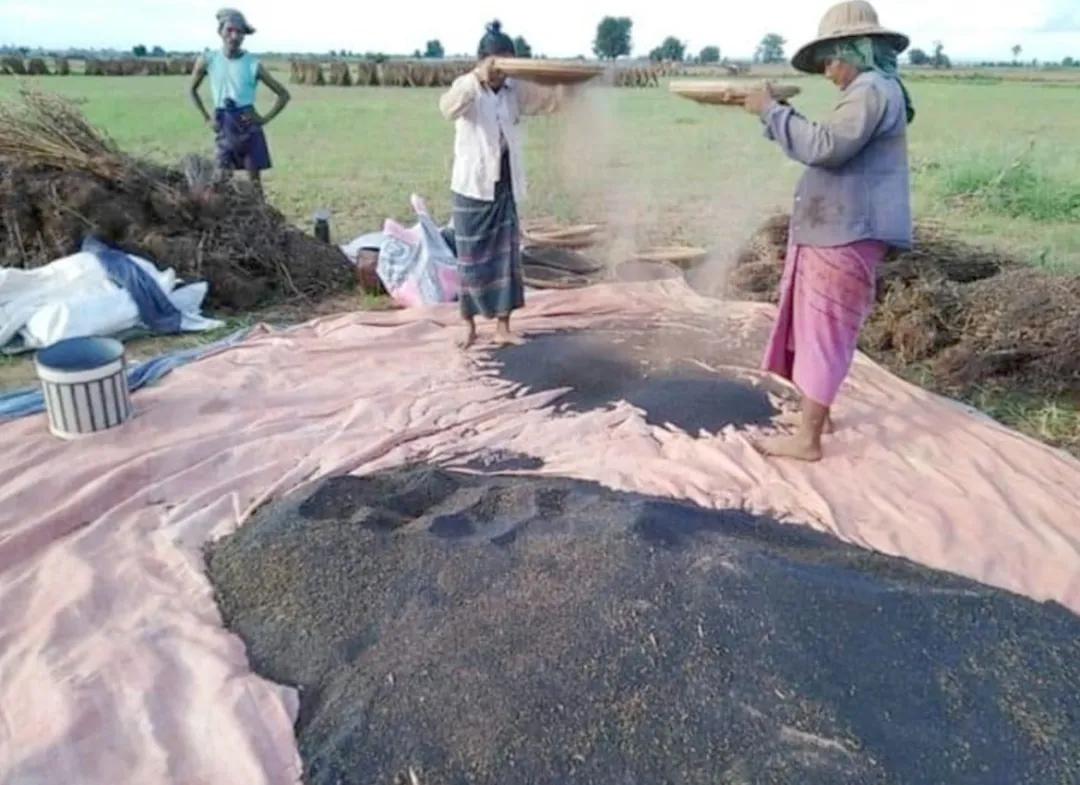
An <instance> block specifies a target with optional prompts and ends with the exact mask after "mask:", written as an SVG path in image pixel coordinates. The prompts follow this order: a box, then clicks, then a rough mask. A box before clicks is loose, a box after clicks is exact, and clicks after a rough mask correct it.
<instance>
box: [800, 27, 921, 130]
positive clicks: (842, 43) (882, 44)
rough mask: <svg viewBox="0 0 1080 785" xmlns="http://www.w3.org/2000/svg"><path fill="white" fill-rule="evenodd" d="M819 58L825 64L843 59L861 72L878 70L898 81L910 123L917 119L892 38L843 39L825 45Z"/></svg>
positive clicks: (863, 37) (819, 53) (819, 50)
mask: <svg viewBox="0 0 1080 785" xmlns="http://www.w3.org/2000/svg"><path fill="white" fill-rule="evenodd" d="M816 55H817V59H818V61H819V62H821V63H822V64H824V63H826V62H827V61H829V60H843V61H844V62H845V63H849V64H850V65H853V66H855V67H856V68H858V69H859V71H860V72H863V71H876V72H877V73H879V74H881V75H882V76H885V77H887V78H889V79H895V80H896V81H897V83H898V84H899V85H900V91H901V92H902V93H903V94H904V104H905V106H904V109H905V111H906V113H907V121H908V123H911V122H912V121H913V120H914V119H915V107H914V105H913V104H912V103H911V96H910V95H909V94H908V91H907V88H906V87H904V83H903V82H902V81H901V80H900V66H899V63H898V55H897V52H896V49H895V48H894V47H893V45H892V44H891V43H890V42H889V41H888V39H885V38H879V37H877V36H869V35H865V36H861V37H859V38H840V39H837V40H836V41H829V42H826V43H823V44H821V46H819V47H818V51H817V52H816Z"/></svg>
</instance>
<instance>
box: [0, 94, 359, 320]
mask: <svg viewBox="0 0 1080 785" xmlns="http://www.w3.org/2000/svg"><path fill="white" fill-rule="evenodd" d="M212 172H213V167H212V165H211V164H210V163H209V162H206V161H201V160H200V159H189V160H188V161H187V162H185V165H184V167H183V168H165V167H161V166H157V165H154V164H150V163H147V162H143V161H139V160H136V159H134V158H132V157H130V156H128V155H125V154H124V153H123V152H122V151H121V150H119V149H118V148H117V147H116V145H115V144H114V143H113V142H112V141H111V140H109V139H108V138H107V137H106V136H104V135H103V134H102V133H100V132H99V131H98V130H97V129H95V128H93V127H92V126H90V125H89V123H87V121H86V120H85V118H83V116H82V115H81V114H80V113H79V111H78V110H77V109H76V108H75V107H74V106H73V105H72V104H70V103H68V102H66V101H64V100H62V99H60V98H57V97H52V96H45V95H42V94H39V93H32V92H24V93H23V94H22V96H21V100H20V101H18V102H9V103H5V104H0V265H4V266H12V267H23V268H29V267H37V266H41V265H44V264H47V263H48V262H51V261H53V260H54V259H56V258H59V257H62V256H67V255H69V254H71V253H74V252H75V251H76V250H78V248H79V246H80V244H81V242H82V240H83V238H84V237H85V236H87V235H90V234H92V235H95V236H97V237H99V238H101V239H103V240H105V241H107V242H110V243H112V244H114V245H116V246H118V247H121V248H123V249H125V250H127V251H129V252H131V253H135V254H138V255H140V256H143V257H145V258H148V259H151V260H153V261H154V262H156V263H157V264H159V265H161V266H168V267H173V268H175V269H176V271H177V273H178V275H179V276H180V277H181V278H184V279H187V280H205V281H208V282H209V284H210V296H209V303H210V304H211V306H214V307H218V308H227V309H233V310H247V309H250V308H253V307H256V306H259V305H264V304H267V303H271V302H275V301H280V300H283V299H288V298H294V297H304V298H311V299H316V298H319V297H321V296H324V295H326V294H329V293H331V292H334V291H340V290H343V289H347V288H350V287H351V286H352V285H353V282H354V280H355V278H354V272H353V270H352V268H351V266H350V265H349V264H348V261H347V260H346V259H345V257H344V255H343V254H342V253H341V251H340V250H339V249H338V248H337V247H336V246H333V245H328V244H325V243H321V242H319V241H317V240H315V239H314V238H312V237H310V236H308V235H306V234H304V233H303V232H301V231H300V230H299V229H296V228H294V227H292V226H290V225H289V224H288V223H287V222H286V220H285V218H284V216H282V215H281V213H279V212H278V211H277V210H275V209H274V208H273V207H271V206H270V205H268V204H266V203H265V202H264V201H262V200H261V199H260V198H259V197H258V196H257V195H256V194H255V193H254V192H253V190H252V189H251V188H250V186H246V184H236V185H233V184H232V183H227V184H220V185H215V184H214V183H213V182H212V177H211V174H212Z"/></svg>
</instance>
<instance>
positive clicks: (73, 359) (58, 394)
mask: <svg viewBox="0 0 1080 785" xmlns="http://www.w3.org/2000/svg"><path fill="white" fill-rule="evenodd" d="M34 363H35V365H36V367H37V374H38V378H39V379H40V380H41V388H42V392H43V393H44V396H45V409H46V411H47V412H48V417H49V430H50V431H51V432H52V434H53V435H54V436H58V437H60V438H61V439H78V438H81V437H84V436H90V435H92V434H95V433H98V432H100V431H104V430H107V429H109V428H115V427H116V426H118V425H121V424H122V423H124V422H126V421H127V420H129V419H130V418H131V414H132V406H131V393H130V392H129V390H128V384H127V363H126V362H125V360H124V345H123V344H122V343H120V342H119V341H117V340H114V339H112V338H69V339H68V340H66V341H60V342H59V343H55V344H53V345H52V346H50V347H48V348H47V349H42V350H41V351H39V352H38V353H37V357H36V358H35V361H34Z"/></svg>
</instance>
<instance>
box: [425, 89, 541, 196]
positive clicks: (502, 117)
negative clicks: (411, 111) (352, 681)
mask: <svg viewBox="0 0 1080 785" xmlns="http://www.w3.org/2000/svg"><path fill="white" fill-rule="evenodd" d="M560 99H561V92H560V91H559V90H557V89H551V88H547V87H542V86H540V85H536V84H532V83H530V82H525V81H519V80H517V79H507V80H506V83H505V84H504V85H503V87H502V89H501V90H499V91H498V92H494V91H492V90H489V89H487V88H486V87H484V86H483V85H481V84H480V80H479V79H478V78H477V76H476V74H475V73H471V72H470V73H468V74H465V75H464V76H460V77H458V78H457V79H455V80H454V84H453V85H452V86H451V87H450V89H449V90H447V91H446V93H444V94H443V96H442V97H441V98H440V99H439V109H440V111H442V114H443V117H445V118H446V119H447V120H453V121H454V129H455V136H454V169H453V174H452V176H451V181H450V188H451V190H453V191H454V192H455V193H459V194H461V195H462V196H467V197H469V198H470V199H478V200H480V201H484V202H491V201H494V199H495V183H497V182H498V180H499V174H500V171H501V166H500V164H501V159H502V151H503V149H504V143H505V149H506V150H508V151H509V154H510V176H511V178H512V180H513V185H514V201H515V202H520V201H522V200H523V199H524V198H525V193H526V190H527V184H526V178H525V161H524V156H523V152H522V148H523V146H524V142H525V133H524V129H523V128H522V124H521V118H522V117H524V116H526V115H537V114H549V113H551V112H554V111H556V110H557V109H558V108H559V104H560V102H561V101H560Z"/></svg>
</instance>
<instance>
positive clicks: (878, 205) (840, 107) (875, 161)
mask: <svg viewBox="0 0 1080 785" xmlns="http://www.w3.org/2000/svg"><path fill="white" fill-rule="evenodd" d="M761 119H762V122H764V123H765V136H766V137H767V138H768V139H771V140H773V141H775V142H777V143H778V144H779V145H780V146H781V147H782V148H783V149H784V152H786V153H787V154H788V156H790V157H791V158H793V159H795V160H796V161H799V162H801V163H804V164H806V166H807V167H808V168H807V170H806V172H805V173H804V174H803V177H802V180H801V181H800V182H799V187H798V189H797V190H796V191H795V206H794V209H793V211H792V220H791V236H792V238H793V240H794V242H796V243H798V244H799V245H813V246H825V247H831V246H837V245H847V244H849V243H854V242H858V241H859V240H880V241H882V242H885V243H887V244H889V245H890V246H893V247H896V248H910V247H911V244H912V226H911V194H910V184H909V175H908V158H907V115H906V110H905V102H904V95H903V92H902V91H901V89H900V84H899V82H897V81H896V80H895V79H889V78H887V77H885V76H883V75H881V74H879V73H876V72H874V71H867V72H864V73H862V74H860V75H859V76H858V78H856V79H855V81H854V82H852V83H851V84H850V85H848V87H847V89H846V90H844V94H843V97H842V98H841V99H840V103H839V104H837V106H836V108H835V109H834V110H833V113H832V116H831V117H829V119H828V121H826V122H824V123H814V122H811V121H809V120H807V119H806V118H805V117H803V116H802V115H800V114H799V113H798V112H796V111H795V110H794V109H792V108H791V107H790V106H785V105H783V104H779V103H775V104H773V105H772V106H771V107H769V109H767V110H766V111H765V113H764V114H763V115H762V117H761Z"/></svg>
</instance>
